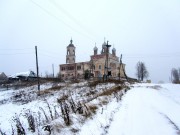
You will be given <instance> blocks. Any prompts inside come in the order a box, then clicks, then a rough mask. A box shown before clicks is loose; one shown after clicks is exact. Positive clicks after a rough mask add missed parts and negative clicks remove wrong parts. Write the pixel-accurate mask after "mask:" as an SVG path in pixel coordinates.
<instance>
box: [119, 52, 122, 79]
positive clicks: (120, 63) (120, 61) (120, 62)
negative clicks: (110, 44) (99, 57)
mask: <svg viewBox="0 0 180 135" xmlns="http://www.w3.org/2000/svg"><path fill="white" fill-rule="evenodd" d="M121 65H122V54H121V57H120V60H119V81H120V79H121Z"/></svg>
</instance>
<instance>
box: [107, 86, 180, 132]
mask: <svg viewBox="0 0 180 135" xmlns="http://www.w3.org/2000/svg"><path fill="white" fill-rule="evenodd" d="M179 103H180V86H179V85H172V84H165V85H161V86H153V85H152V86H147V84H146V85H144V86H143V85H141V86H138V85H136V86H134V88H132V89H131V90H130V91H128V92H127V94H126V95H125V96H124V98H123V100H122V106H121V107H120V109H119V111H118V112H117V113H116V114H115V115H114V120H113V121H112V123H111V125H110V128H109V130H108V134H109V135H179V134H180V131H179V129H180V104H179Z"/></svg>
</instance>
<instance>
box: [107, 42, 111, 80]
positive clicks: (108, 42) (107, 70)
mask: <svg viewBox="0 0 180 135" xmlns="http://www.w3.org/2000/svg"><path fill="white" fill-rule="evenodd" d="M108 43H109V41H107V44H106V81H107V77H108V69H109V67H108V58H109V47H111V45H108Z"/></svg>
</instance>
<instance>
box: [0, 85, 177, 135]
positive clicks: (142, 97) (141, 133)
mask: <svg viewBox="0 0 180 135" xmlns="http://www.w3.org/2000/svg"><path fill="white" fill-rule="evenodd" d="M53 85H54V84H52V83H47V84H44V85H42V87H41V91H43V90H47V89H49V88H51V87H52V86H53ZM56 85H58V86H61V85H62V88H61V89H59V90H55V91H51V92H50V93H47V94H45V95H44V96H42V97H37V95H36V94H35V93H36V91H37V87H36V86H31V87H28V88H23V89H19V90H13V89H10V90H8V91H6V90H1V91H0V101H3V100H4V102H0V103H1V104H0V129H1V131H2V132H5V133H6V134H12V127H13V129H14V130H15V127H16V123H15V122H14V121H13V117H14V116H15V115H16V116H19V118H20V121H21V122H22V126H23V127H24V129H25V131H26V133H27V134H34V135H36V134H42V135H43V134H47V132H44V131H43V130H42V127H43V125H48V124H49V125H51V128H52V132H51V134H64V135H71V134H77V135H102V134H104V135H105V134H107V135H108V134H109V135H179V134H180V85H176V84H133V85H129V87H130V90H128V91H127V92H125V90H123V91H118V92H117V93H112V94H111V95H106V94H105V95H102V93H103V92H105V91H108V90H109V89H113V88H114V87H116V86H117V84H114V83H107V84H99V85H97V86H94V87H89V86H88V84H87V82H82V83H76V84H69V85H67V84H56ZM21 91H23V95H24V96H23V97H24V98H27V96H25V95H26V94H27V95H30V96H29V98H27V99H28V100H29V101H28V102H23V103H21V102H20V101H19V100H15V99H14V98H13V97H14V95H17V93H21ZM24 91H26V92H24ZM33 93H34V94H33ZM64 95H70V96H69V97H68V99H73V100H74V102H76V103H78V102H81V103H84V104H86V106H88V107H89V108H90V107H95V108H96V110H95V111H94V112H93V111H92V112H91V115H90V116H88V117H85V116H84V115H81V114H78V113H72V112H71V114H70V119H71V124H70V125H69V126H67V125H65V123H64V121H63V119H62V115H61V113H62V112H61V109H60V105H59V104H58V102H57V99H58V98H62V97H63V96H64ZM120 95H123V96H122V98H121V97H120V98H118V96H120ZM48 104H49V106H50V109H51V111H52V114H53V119H51V120H50V121H49V122H44V121H45V116H44V115H43V111H42V109H40V108H43V110H44V111H45V113H46V115H47V116H48V118H49V119H50V116H51V115H50V112H51V111H49V108H48ZM54 108H56V109H54ZM84 108H85V107H84ZM27 110H31V112H32V113H33V115H34V117H35V118H36V119H38V118H39V117H40V115H39V113H41V117H40V118H41V119H42V120H36V121H37V123H38V124H39V125H38V126H39V128H37V129H36V132H34V133H32V132H31V131H29V130H28V124H27V120H26V118H25V117H24V114H25V113H26V112H27ZM55 110H57V112H58V115H55ZM87 110H88V109H87ZM58 116H59V117H58ZM11 125H12V127H11ZM36 126H37V125H36ZM14 132H15V134H16V131H14Z"/></svg>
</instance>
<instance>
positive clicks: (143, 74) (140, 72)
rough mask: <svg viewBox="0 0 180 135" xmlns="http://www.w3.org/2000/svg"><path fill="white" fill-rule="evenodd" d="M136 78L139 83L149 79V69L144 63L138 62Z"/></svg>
mask: <svg viewBox="0 0 180 135" xmlns="http://www.w3.org/2000/svg"><path fill="white" fill-rule="evenodd" d="M136 76H137V78H138V80H139V81H143V80H144V78H147V77H148V76H149V73H148V71H147V68H146V66H145V64H144V63H143V62H140V61H139V62H138V63H137V65H136Z"/></svg>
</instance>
